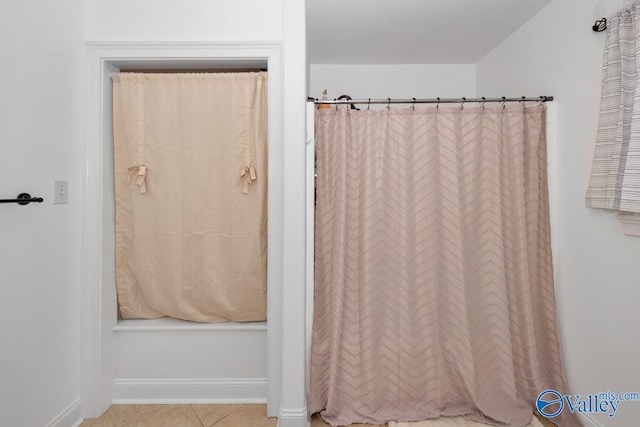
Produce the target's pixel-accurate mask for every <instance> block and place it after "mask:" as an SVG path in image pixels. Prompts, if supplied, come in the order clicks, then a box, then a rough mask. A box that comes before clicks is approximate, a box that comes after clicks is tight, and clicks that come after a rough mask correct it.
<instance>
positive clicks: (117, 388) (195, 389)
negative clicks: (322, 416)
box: [113, 378, 267, 404]
mask: <svg viewBox="0 0 640 427" xmlns="http://www.w3.org/2000/svg"><path fill="white" fill-rule="evenodd" d="M266 402H267V380H266V378H207V379H175V378H162V379H116V380H115V382H114V384H113V403H120V404H123V403H127V404H191V403H192V404H216V403H217V404H221V403H227V404H231V403H266Z"/></svg>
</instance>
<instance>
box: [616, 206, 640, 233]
mask: <svg viewBox="0 0 640 427" xmlns="http://www.w3.org/2000/svg"><path fill="white" fill-rule="evenodd" d="M616 217H617V218H618V221H619V222H620V225H621V226H622V231H623V232H624V234H626V235H627V236H638V237H640V214H637V213H631V212H620V213H619V214H617V215H616Z"/></svg>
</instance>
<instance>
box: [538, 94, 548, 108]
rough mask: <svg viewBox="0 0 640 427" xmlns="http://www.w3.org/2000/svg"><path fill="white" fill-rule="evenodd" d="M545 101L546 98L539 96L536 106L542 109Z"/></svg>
mask: <svg viewBox="0 0 640 427" xmlns="http://www.w3.org/2000/svg"><path fill="white" fill-rule="evenodd" d="M545 100H546V98H545V97H544V96H540V99H539V100H538V105H539V106H541V107H542V104H543V103H544V101H545Z"/></svg>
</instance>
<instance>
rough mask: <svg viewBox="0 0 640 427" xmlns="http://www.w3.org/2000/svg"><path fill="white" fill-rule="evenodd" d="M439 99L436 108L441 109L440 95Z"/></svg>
mask: <svg viewBox="0 0 640 427" xmlns="http://www.w3.org/2000/svg"><path fill="white" fill-rule="evenodd" d="M436 99H437V100H438V103H437V104H436V110H439V109H440V97H437V98H436Z"/></svg>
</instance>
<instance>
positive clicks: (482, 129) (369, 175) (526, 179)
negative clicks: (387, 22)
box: [309, 104, 579, 426]
mask: <svg viewBox="0 0 640 427" xmlns="http://www.w3.org/2000/svg"><path fill="white" fill-rule="evenodd" d="M545 117H546V107H545V106H544V105H530V106H527V107H526V108H523V107H522V106H520V105H513V104H512V105H509V106H507V107H506V109H503V108H502V106H500V105H494V106H488V105H487V106H486V107H485V108H484V109H483V108H480V107H478V106H471V105H470V106H468V107H465V108H464V109H460V108H459V107H458V106H455V107H447V106H440V107H439V108H435V107H430V108H416V109H415V110H412V109H411V108H405V109H391V110H378V111H373V110H371V111H367V110H362V111H356V110H348V109H346V108H345V107H340V108H339V109H338V110H336V109H333V108H332V109H325V110H318V111H317V112H316V132H317V134H316V138H317V142H316V144H317V148H316V149H317V153H316V155H317V169H316V172H317V206H316V232H315V236H316V243H315V245H316V246H315V253H316V273H315V283H316V284H315V303H314V307H315V308H314V325H313V334H312V350H311V366H310V369H311V372H310V386H309V409H310V412H311V413H315V412H320V411H321V414H322V416H323V417H324V419H325V420H327V421H328V422H329V423H330V424H332V425H334V426H336V425H347V424H350V423H377V424H380V423H385V422H388V421H391V420H395V421H419V420H425V419H430V418H436V417H440V416H459V415H461V416H464V417H465V418H468V419H470V420H475V421H479V422H484V423H489V424H493V425H500V426H525V425H526V424H527V423H529V421H530V420H531V417H532V414H533V412H534V408H535V401H536V397H537V396H538V394H539V393H540V392H542V391H543V390H546V389H555V390H558V391H559V392H560V393H562V394H564V393H567V388H566V384H565V379H564V369H563V362H562V357H561V353H560V343H559V339H558V334H557V327H556V318H555V299H554V289H553V271H552V260H551V247H550V230H549V211H548V194H547V171H546V159H547V157H546V146H545ZM555 422H560V423H561V425H579V423H578V422H577V420H576V419H575V418H573V417H572V416H570V414H568V413H567V411H565V413H563V414H562V415H560V416H559V417H558V418H556V419H555Z"/></svg>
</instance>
